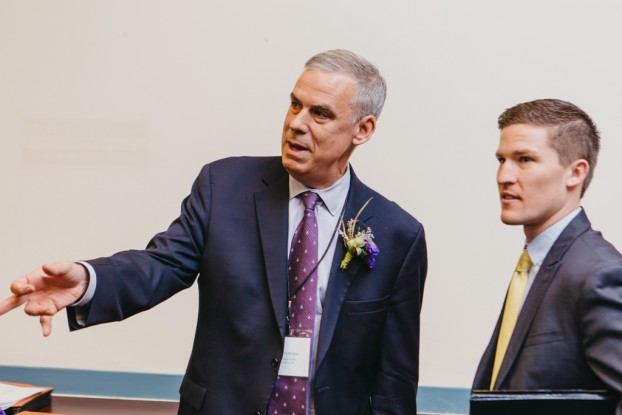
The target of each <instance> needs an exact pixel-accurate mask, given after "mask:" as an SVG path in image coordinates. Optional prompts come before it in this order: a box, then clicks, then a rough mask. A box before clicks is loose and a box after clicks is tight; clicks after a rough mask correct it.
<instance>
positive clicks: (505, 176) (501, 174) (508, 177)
mask: <svg viewBox="0 0 622 415" xmlns="http://www.w3.org/2000/svg"><path fill="white" fill-rule="evenodd" d="M515 181H516V169H515V167H514V166H512V163H508V162H507V161H505V162H503V163H501V164H500V165H499V169H498V170H497V183H499V184H504V183H514V182H515Z"/></svg>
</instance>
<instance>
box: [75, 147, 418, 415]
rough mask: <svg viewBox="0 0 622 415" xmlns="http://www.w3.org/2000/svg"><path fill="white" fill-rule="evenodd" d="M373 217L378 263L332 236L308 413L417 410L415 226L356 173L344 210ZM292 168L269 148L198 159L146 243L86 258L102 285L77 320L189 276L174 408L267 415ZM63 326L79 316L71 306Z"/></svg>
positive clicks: (126, 305) (171, 287)
mask: <svg viewBox="0 0 622 415" xmlns="http://www.w3.org/2000/svg"><path fill="white" fill-rule="evenodd" d="M370 197H373V200H372V202H371V203H370V204H369V205H368V206H367V208H366V209H365V210H364V212H363V215H362V216H361V218H360V226H361V227H362V228H365V227H367V226H369V227H371V228H372V230H373V232H374V235H375V242H376V243H377V245H378V247H379V249H380V254H379V256H378V258H377V261H376V266H375V268H374V269H372V270H370V269H369V268H368V267H367V266H366V265H365V264H364V263H363V262H362V261H360V260H359V259H354V260H353V261H352V263H351V264H350V266H349V267H348V268H347V269H346V270H345V271H342V270H340V269H339V262H340V260H341V259H342V258H343V256H344V254H345V249H344V247H343V244H341V243H338V244H337V250H336V252H335V259H334V263H333V267H332V269H333V270H332V272H331V274H330V277H329V282H328V287H327V291H326V297H325V300H324V304H323V316H322V322H321V327H320V334H319V341H318V352H317V353H318V354H317V359H316V360H317V363H316V372H315V381H314V389H313V395H314V403H315V411H316V414H317V415H347V414H351V415H364V414H409V415H412V414H415V413H416V392H417V382H418V363H419V361H418V355H419V314H420V309H421V301H422V295H423V287H424V280H425V275H426V271H427V257H426V244H425V236H424V231H423V227H422V226H421V224H420V223H419V222H418V221H417V220H415V219H414V218H413V217H412V216H410V215H409V214H408V213H406V212H405V211H403V210H402V209H401V208H399V207H398V206H397V205H396V204H395V203H393V202H390V201H388V200H387V199H385V198H384V197H382V196H381V195H379V194H378V193H376V192H375V191H373V190H371V189H370V188H369V187H367V186H365V185H364V184H362V183H361V182H360V181H359V180H358V179H357V177H356V176H355V175H354V173H352V180H351V186H350V190H349V193H348V197H347V201H346V206H345V215H344V217H345V219H346V220H347V219H349V218H354V217H355V216H356V214H357V212H358V210H359V209H360V208H361V207H362V206H363V204H364V203H365V202H366V201H367V200H368V199H369V198H370ZM288 198H289V196H288V175H287V172H286V171H285V170H284V169H283V167H282V165H281V161H280V158H277V157H240V158H230V159H224V160H220V161H216V162H214V163H211V164H209V165H206V166H205V167H204V168H203V170H202V171H201V173H200V175H199V176H198V178H197V179H196V181H195V183H194V185H193V187H192V191H191V194H190V195H189V196H188V197H187V198H186V199H185V200H184V201H183V203H182V208H181V214H180V216H179V217H178V218H177V219H176V220H175V221H174V222H173V223H172V224H171V226H170V227H169V229H168V230H167V231H165V232H163V233H160V234H158V235H156V236H155V237H154V238H153V239H152V240H151V241H150V243H149V245H148V247H147V248H146V249H145V250H142V251H125V252H120V253H118V254H115V255H113V256H112V257H108V258H99V259H95V260H92V261H89V262H90V264H92V265H93V267H94V268H95V270H96V273H97V278H98V285H97V290H96V292H95V296H94V298H93V301H92V302H91V304H90V306H89V307H88V316H87V320H86V323H87V325H94V324H99V323H103V322H108V321H116V320H122V319H124V318H126V317H129V316H131V315H133V314H135V313H138V312H140V311H143V310H146V309H149V308H151V307H153V306H155V305H156V304H158V303H160V302H161V301H164V300H165V299H167V298H168V297H170V296H171V295H173V294H175V293H176V292H178V291H179V290H182V289H184V288H187V287H189V286H190V285H192V284H193V282H194V281H195V279H197V275H198V287H199V296H200V300H199V312H198V313H199V315H198V321H197V328H196V334H195V339H194V346H193V351H192V355H191V357H190V361H189V363H188V368H187V371H186V374H185V376H184V380H183V383H182V385H181V389H180V394H181V400H180V409H179V413H180V414H188V415H190V414H196V415H198V414H201V415H207V414H210V415H211V414H249V415H250V414H253V413H258V414H259V413H263V411H265V408H266V406H267V403H268V400H269V398H270V396H271V392H272V388H273V386H274V383H275V380H276V376H277V372H278V366H279V359H280V358H281V356H282V353H283V338H284V335H285V315H286V303H287V252H288V246H287V245H288V241H287V231H288ZM69 317H70V325H71V326H72V328H78V327H77V326H76V324H75V321H74V315H73V311H72V310H69Z"/></svg>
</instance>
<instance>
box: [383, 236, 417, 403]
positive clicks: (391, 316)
mask: <svg viewBox="0 0 622 415" xmlns="http://www.w3.org/2000/svg"><path fill="white" fill-rule="evenodd" d="M426 273H427V248H426V242H425V234H424V230H423V227H422V226H421V225H419V230H418V232H417V233H416V235H415V237H414V239H413V242H412V245H411V246H410V248H409V250H408V251H407V254H406V256H405V258H404V260H403V263H402V266H401V268H400V270H399V274H398V277H397V279H396V281H395V285H394V288H393V292H392V298H391V301H390V306H389V310H388V314H387V319H386V323H385V329H384V334H383V337H382V346H381V354H380V364H379V371H378V374H377V380H376V384H375V388H374V392H373V394H372V399H371V404H372V414H375V415H380V414H384V415H386V414H394V415H398V414H399V415H402V414H404V415H406V414H415V413H417V412H416V410H417V404H416V399H417V384H418V381H419V328H420V311H421V304H422V298H423V287H424V282H425V277H426Z"/></svg>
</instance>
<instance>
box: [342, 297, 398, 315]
mask: <svg viewBox="0 0 622 415" xmlns="http://www.w3.org/2000/svg"><path fill="white" fill-rule="evenodd" d="M388 304H389V296H388V295H387V296H386V297H382V298H376V299H373V300H345V301H344V302H343V306H342V308H343V311H344V312H345V313H347V314H367V313H377V312H379V311H385V310H386V309H387V305H388Z"/></svg>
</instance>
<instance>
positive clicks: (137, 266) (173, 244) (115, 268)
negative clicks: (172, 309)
mask: <svg viewBox="0 0 622 415" xmlns="http://www.w3.org/2000/svg"><path fill="white" fill-rule="evenodd" d="M209 176H210V174H209V165H208V166H205V167H204V168H203V170H202V171H201V173H200V175H199V176H198V178H197V179H196V181H195V182H194V184H193V186H192V190H191V193H190V195H189V196H188V197H187V198H186V199H184V201H183V202H182V206H181V213H180V215H179V217H178V218H177V219H175V221H173V222H172V223H171V225H170V226H169V228H168V229H167V230H166V231H165V232H162V233H159V234H157V235H156V236H154V237H153V239H152V240H151V241H150V242H149V244H148V245H147V247H146V249H144V250H130V251H124V252H119V253H116V254H114V255H112V256H110V257H104V258H98V259H93V260H89V261H87V262H88V263H89V264H91V265H92V266H93V268H94V269H95V271H96V274H97V288H96V290H95V294H94V297H93V300H92V301H91V303H90V304H89V305H88V306H86V307H84V308H83V309H82V311H83V312H85V313H86V321H85V323H86V326H92V325H95V324H100V323H106V322H110V321H119V320H123V319H125V318H127V317H129V316H132V315H134V314H136V313H139V312H141V311H144V310H147V309H150V308H152V307H153V306H155V305H157V304H159V303H160V302H162V301H164V300H166V299H167V298H169V297H171V296H172V295H174V294H175V293H177V292H179V291H181V290H182V289H185V288H188V287H189V286H191V285H192V283H193V282H194V280H195V279H196V277H197V275H198V272H199V266H200V260H201V255H202V252H203V249H204V239H205V234H206V232H207V228H208V223H209V206H210V197H211V195H210V185H209ZM68 317H69V325H70V328H71V329H79V328H82V327H83V326H82V325H78V324H77V322H76V318H75V317H76V316H75V310H73V309H71V308H69V309H68Z"/></svg>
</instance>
